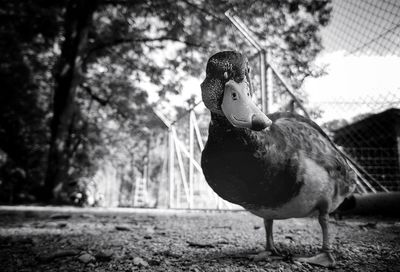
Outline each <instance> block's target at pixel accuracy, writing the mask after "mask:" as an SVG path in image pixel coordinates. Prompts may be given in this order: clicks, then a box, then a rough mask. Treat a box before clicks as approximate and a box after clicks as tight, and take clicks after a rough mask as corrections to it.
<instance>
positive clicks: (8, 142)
mask: <svg viewBox="0 0 400 272" xmlns="http://www.w3.org/2000/svg"><path fill="white" fill-rule="evenodd" d="M58 4H59V3H58ZM58 4H54V3H53V1H24V2H18V1H17V2H14V1H2V3H1V5H0V21H1V24H0V36H1V39H0V51H1V54H0V63H1V65H0V82H1V85H2V87H1V91H0V150H3V152H4V153H5V154H6V156H5V157H6V159H7V161H6V163H5V164H4V165H3V166H1V168H0V180H1V181H2V182H1V184H0V202H12V201H13V202H19V201H26V200H32V199H31V198H32V196H31V194H32V193H33V192H34V191H35V190H39V188H40V185H41V183H42V181H43V178H44V172H45V167H46V160H45V154H46V152H47V140H48V137H49V133H48V131H49V130H48V118H49V114H48V112H49V99H50V90H51V88H52V73H51V67H52V66H53V64H54V61H55V58H56V57H57V52H56V50H55V48H54V47H53V45H54V43H57V42H58V38H59V36H58V35H59V31H60V29H59V25H58V22H59V20H60V15H61V12H60V9H59V7H58ZM27 198H28V199H27Z"/></svg>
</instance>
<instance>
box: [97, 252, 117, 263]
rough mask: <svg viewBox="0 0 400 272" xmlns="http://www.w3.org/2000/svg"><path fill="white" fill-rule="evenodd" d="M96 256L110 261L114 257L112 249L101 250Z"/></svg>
mask: <svg viewBox="0 0 400 272" xmlns="http://www.w3.org/2000/svg"><path fill="white" fill-rule="evenodd" d="M95 257H96V260H97V261H100V262H108V261H111V259H112V257H113V252H112V251H111V250H104V251H100V252H98V253H97V254H96V255H95Z"/></svg>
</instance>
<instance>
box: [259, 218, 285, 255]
mask: <svg viewBox="0 0 400 272" xmlns="http://www.w3.org/2000/svg"><path fill="white" fill-rule="evenodd" d="M273 224H274V220H272V219H264V227H265V238H266V242H267V243H266V247H265V249H266V250H265V251H261V252H260V253H258V254H257V255H255V256H253V257H252V258H253V259H254V260H255V261H259V260H264V259H270V258H271V256H274V258H273V259H277V258H278V259H279V258H280V257H277V256H280V254H279V251H278V250H277V249H276V248H275V245H274V237H273Z"/></svg>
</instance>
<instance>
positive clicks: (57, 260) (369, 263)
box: [0, 209, 400, 272]
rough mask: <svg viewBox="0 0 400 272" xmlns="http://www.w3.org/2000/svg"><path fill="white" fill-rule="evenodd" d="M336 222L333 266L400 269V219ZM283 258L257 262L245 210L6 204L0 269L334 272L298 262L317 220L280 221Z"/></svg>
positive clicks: (258, 240)
mask: <svg viewBox="0 0 400 272" xmlns="http://www.w3.org/2000/svg"><path fill="white" fill-rule="evenodd" d="M331 221H332V224H331V225H332V242H333V249H334V254H335V256H336V260H337V262H338V264H337V266H336V268H335V271H400V221H399V220H393V219H392V220H389V219H384V220H383V219H376V218H368V219H362V218H358V219H357V218H346V220H340V221H335V220H334V219H333V218H332V219H331ZM274 232H275V241H276V243H277V245H278V247H279V248H280V249H281V250H282V251H283V253H284V255H285V256H286V257H285V259H284V260H261V261H257V262H256V261H253V260H251V259H249V255H250V254H252V253H257V252H258V251H261V250H262V249H263V247H264V229H263V224H262V220H261V219H259V218H257V217H255V216H252V215H250V214H248V213H246V212H178V213H171V212H152V211H138V212H135V210H131V211H130V212H128V213H115V212H107V213H104V212H100V213H97V212H95V213H93V212H92V211H91V210H89V211H88V210H83V213H81V212H79V211H77V210H74V212H72V213H71V212H70V211H67V210H61V211H60V210H58V211H52V210H47V211H24V210H23V209H21V210H20V211H10V210H8V211H5V210H2V209H0V265H1V268H0V271H21V272H24V271H25V272H27V271H66V272H72V271H74V272H75V271H98V272H102V271H128V272H130V271H193V272H200V271H328V269H325V268H319V267H313V266H310V265H307V264H300V263H297V262H294V261H293V260H292V258H291V256H292V254H312V253H315V252H316V251H317V250H318V248H319V246H320V228H319V225H318V223H317V220H316V219H315V218H314V219H312V218H311V219H290V220H283V221H277V222H276V224H275V231H274Z"/></svg>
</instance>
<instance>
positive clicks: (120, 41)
mask: <svg viewBox="0 0 400 272" xmlns="http://www.w3.org/2000/svg"><path fill="white" fill-rule="evenodd" d="M163 41H173V42H179V43H183V44H186V45H188V46H192V47H204V45H202V44H197V43H192V42H189V41H182V40H180V39H178V38H174V37H168V36H163V37H156V38H141V39H138V38H118V39H115V40H112V41H109V42H105V43H101V44H97V45H95V46H93V47H92V48H90V49H89V50H88V52H87V54H86V59H87V58H89V57H90V56H91V55H92V54H93V53H95V52H98V51H100V50H103V49H105V48H110V47H114V46H119V45H123V44H129V43H148V42H163Z"/></svg>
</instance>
